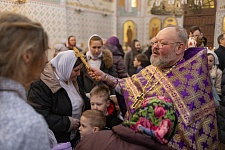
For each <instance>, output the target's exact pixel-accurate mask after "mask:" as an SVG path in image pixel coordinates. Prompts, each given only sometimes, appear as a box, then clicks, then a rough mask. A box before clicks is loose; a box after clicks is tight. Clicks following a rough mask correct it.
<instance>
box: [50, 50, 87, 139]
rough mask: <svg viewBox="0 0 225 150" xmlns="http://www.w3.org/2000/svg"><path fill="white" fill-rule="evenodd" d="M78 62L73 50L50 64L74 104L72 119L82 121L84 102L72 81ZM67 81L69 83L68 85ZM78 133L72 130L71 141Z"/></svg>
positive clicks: (63, 53) (54, 59)
mask: <svg viewBox="0 0 225 150" xmlns="http://www.w3.org/2000/svg"><path fill="white" fill-rule="evenodd" d="M76 61H77V57H75V52H74V51H73V50H68V51H64V52H60V53H58V55H56V57H55V58H53V59H52V60H51V61H50V62H51V64H52V65H53V67H55V69H56V76H57V78H58V80H59V83H60V85H61V86H62V87H63V88H64V89H65V90H66V92H67V94H68V96H69V98H70V101H71V104H72V117H73V118H76V119H80V116H81V113H82V108H83V105H84V102H83V100H82V98H81V96H80V94H79V93H78V91H77V89H76V88H75V87H74V85H73V82H72V80H71V79H70V75H71V72H72V69H73V67H74V65H75V62H76ZM65 81H68V83H66V82H65ZM76 131H77V130H72V132H71V135H70V139H73V138H74V137H75V135H76Z"/></svg>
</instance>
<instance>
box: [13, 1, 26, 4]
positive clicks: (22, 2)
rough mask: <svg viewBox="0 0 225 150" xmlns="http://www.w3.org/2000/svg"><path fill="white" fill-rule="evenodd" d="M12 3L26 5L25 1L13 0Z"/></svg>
mask: <svg viewBox="0 0 225 150" xmlns="http://www.w3.org/2000/svg"><path fill="white" fill-rule="evenodd" d="M13 2H14V3H17V4H24V3H26V0H13Z"/></svg>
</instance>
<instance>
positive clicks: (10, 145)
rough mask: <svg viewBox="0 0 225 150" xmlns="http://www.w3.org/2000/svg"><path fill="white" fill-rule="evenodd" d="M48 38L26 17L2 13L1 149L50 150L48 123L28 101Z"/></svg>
mask: <svg viewBox="0 0 225 150" xmlns="http://www.w3.org/2000/svg"><path fill="white" fill-rule="evenodd" d="M47 49H48V37H47V34H46V32H45V31H44V29H43V27H42V26H41V25H40V24H39V23H35V22H33V21H31V20H30V19H28V18H26V17H25V16H22V15H18V14H14V13H7V12H5V13H0V122H1V123H0V135H1V136H0V147H1V148H0V149H5V150H6V149H7V150H8V149H14V150H31V149H32V150H40V149H43V150H48V149H50V145H49V140H48V126H47V124H46V122H45V121H44V119H43V117H42V116H41V115H39V114H38V113H37V112H36V111H35V110H34V109H33V108H32V107H31V106H29V105H28V104H27V103H26V89H27V88H28V86H29V84H30V82H31V81H33V80H36V79H38V78H39V77H40V73H41V71H42V70H43V68H44V65H45V63H46V55H45V52H46V50H47Z"/></svg>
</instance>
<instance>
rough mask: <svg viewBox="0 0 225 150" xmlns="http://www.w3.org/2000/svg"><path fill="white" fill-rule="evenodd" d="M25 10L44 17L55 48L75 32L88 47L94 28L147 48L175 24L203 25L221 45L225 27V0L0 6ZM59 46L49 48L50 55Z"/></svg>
mask: <svg viewBox="0 0 225 150" xmlns="http://www.w3.org/2000/svg"><path fill="white" fill-rule="evenodd" d="M3 11H11V12H15V13H19V14H23V15H25V16H27V17H28V18H30V19H32V20H34V21H37V22H40V23H41V24H42V25H43V27H44V28H45V30H46V31H47V33H48V36H49V41H50V43H49V44H50V48H52V47H53V46H54V45H55V44H57V43H62V42H65V41H66V40H67V38H68V36H70V35H75V36H76V40H77V46H79V47H81V48H82V49H85V48H86V47H87V42H88V39H89V37H90V36H91V35H93V34H98V35H100V36H101V37H102V38H103V39H107V38H108V37H110V36H112V35H116V36H117V37H118V38H119V39H120V42H121V43H122V45H123V48H124V50H126V48H127V46H129V43H130V40H133V39H138V40H139V41H140V42H141V45H142V47H143V48H145V47H147V45H148V43H149V39H151V38H152V37H154V36H155V35H156V34H157V32H158V31H159V30H161V29H162V28H164V27H167V26H170V25H178V26H182V27H184V28H185V29H186V30H187V32H188V31H189V29H190V27H191V26H193V25H197V26H199V27H200V28H201V29H202V32H203V34H204V36H205V37H207V39H208V44H207V47H210V48H212V49H213V48H217V47H218V43H217V37H218V36H219V35H220V34H221V33H223V32H225V1H224V0H0V12H3ZM53 52H54V51H53V50H52V49H50V50H49V51H48V58H49V59H50V58H51V57H52V54H53Z"/></svg>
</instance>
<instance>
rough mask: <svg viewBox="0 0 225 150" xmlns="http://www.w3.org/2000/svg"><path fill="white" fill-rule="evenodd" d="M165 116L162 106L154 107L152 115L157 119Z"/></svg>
mask: <svg viewBox="0 0 225 150" xmlns="http://www.w3.org/2000/svg"><path fill="white" fill-rule="evenodd" d="M165 114H166V110H165V109H164V108H163V107H162V106H156V107H155V109H154V115H155V116H156V117H157V118H162V117H163V116H164V115H165Z"/></svg>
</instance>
